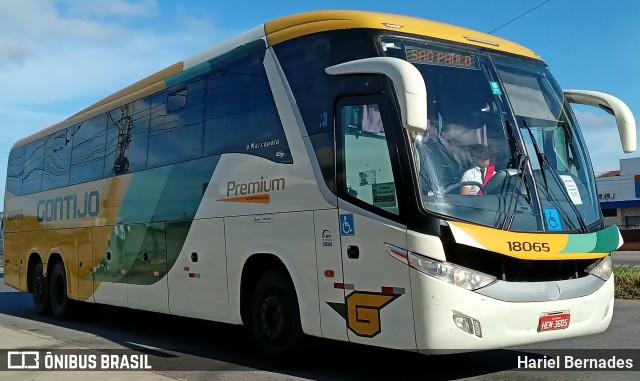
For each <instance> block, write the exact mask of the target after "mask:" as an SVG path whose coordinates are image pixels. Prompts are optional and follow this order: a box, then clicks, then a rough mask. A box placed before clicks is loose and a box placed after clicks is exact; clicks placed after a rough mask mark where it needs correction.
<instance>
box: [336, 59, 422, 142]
mask: <svg viewBox="0 0 640 381" xmlns="http://www.w3.org/2000/svg"><path fill="white" fill-rule="evenodd" d="M325 71H326V72H327V74H329V75H341V74H384V75H386V76H387V77H389V79H391V82H393V86H394V87H395V91H396V94H397V96H398V102H399V103H400V114H401V117H402V126H403V127H404V128H406V129H408V130H411V131H416V132H425V131H426V130H427V87H426V85H425V84H424V79H423V78H422V74H420V72H419V71H418V69H416V67H415V66H413V65H412V64H410V63H408V62H407V61H404V60H401V59H400V58H393V57H373V58H365V59H361V60H355V61H349V62H345V63H341V64H338V65H335V66H330V67H328V68H326V69H325Z"/></svg>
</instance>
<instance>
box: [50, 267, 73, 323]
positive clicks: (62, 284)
mask: <svg viewBox="0 0 640 381" xmlns="http://www.w3.org/2000/svg"><path fill="white" fill-rule="evenodd" d="M50 277H51V280H50V281H51V286H50V287H51V290H50V291H51V311H52V312H53V316H55V317H56V318H58V319H66V318H68V317H69V316H70V315H71V308H72V303H73V301H72V300H71V299H69V295H67V273H66V272H65V269H64V264H63V263H62V262H58V263H56V264H55V265H54V266H53V270H52V271H51V276H50Z"/></svg>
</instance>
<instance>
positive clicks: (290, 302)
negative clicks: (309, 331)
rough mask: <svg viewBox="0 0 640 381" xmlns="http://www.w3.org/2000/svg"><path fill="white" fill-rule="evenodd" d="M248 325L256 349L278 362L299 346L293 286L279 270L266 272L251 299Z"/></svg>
mask: <svg viewBox="0 0 640 381" xmlns="http://www.w3.org/2000/svg"><path fill="white" fill-rule="evenodd" d="M251 324H252V329H253V336H254V339H255V341H256V345H257V347H258V349H259V350H260V351H261V352H262V353H263V354H264V355H266V356H268V357H271V358H280V359H282V358H283V357H284V356H285V355H289V354H292V353H293V351H294V350H296V349H297V348H299V347H300V346H301V344H302V339H303V336H304V334H303V332H302V327H301V324H300V311H299V308H298V299H297V297H296V294H295V291H294V288H293V284H292V283H291V280H290V279H289V277H288V276H287V275H285V274H284V273H283V272H282V271H279V270H270V271H268V272H266V273H265V274H264V275H263V276H262V277H261V278H260V280H259V281H258V283H257V285H256V289H255V293H254V296H253V303H252V313H251Z"/></svg>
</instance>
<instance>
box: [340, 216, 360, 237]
mask: <svg viewBox="0 0 640 381" xmlns="http://www.w3.org/2000/svg"><path fill="white" fill-rule="evenodd" d="M355 234H356V225H355V223H354V222H353V214H341V215H340V235H355Z"/></svg>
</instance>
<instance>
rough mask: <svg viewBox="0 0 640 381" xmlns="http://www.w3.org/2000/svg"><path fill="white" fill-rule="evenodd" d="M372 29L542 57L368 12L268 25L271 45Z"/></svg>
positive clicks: (501, 42) (447, 28)
mask: <svg viewBox="0 0 640 381" xmlns="http://www.w3.org/2000/svg"><path fill="white" fill-rule="evenodd" d="M354 28H371V29H382V30H384V29H386V30H389V31H393V32H403V33H412V34H418V35H422V36H429V37H434V38H439V39H442V40H448V41H453V42H460V43H463V44H469V45H475V46H481V47H485V48H491V49H494V50H498V51H503V52H507V53H513V54H517V55H521V56H526V57H530V58H534V59H540V57H539V56H538V55H537V54H536V53H534V52H533V51H531V50H530V49H528V48H525V47H524V46H522V45H518V44H516V43H514V42H511V41H508V40H505V39H503V38H499V37H496V36H492V35H490V34H486V33H482V32H478V31H475V30H472V29H467V28H462V27H459V26H455V25H451V24H445V23H442V22H437V21H430V20H425V19H421V18H417V17H410V16H400V15H393V14H388V13H378V12H365V11H316V12H307V13H300V14H296V15H291V16H286V17H282V18H279V19H276V20H273V21H269V22H267V23H265V33H266V35H267V41H268V42H269V45H276V44H278V43H280V42H283V41H286V40H290V39H292V38H296V37H300V36H304V35H307V34H311V33H316V32H323V31H328V30H336V29H354Z"/></svg>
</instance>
